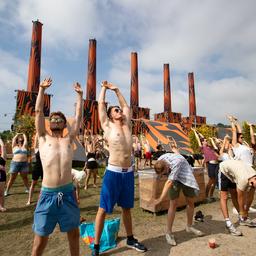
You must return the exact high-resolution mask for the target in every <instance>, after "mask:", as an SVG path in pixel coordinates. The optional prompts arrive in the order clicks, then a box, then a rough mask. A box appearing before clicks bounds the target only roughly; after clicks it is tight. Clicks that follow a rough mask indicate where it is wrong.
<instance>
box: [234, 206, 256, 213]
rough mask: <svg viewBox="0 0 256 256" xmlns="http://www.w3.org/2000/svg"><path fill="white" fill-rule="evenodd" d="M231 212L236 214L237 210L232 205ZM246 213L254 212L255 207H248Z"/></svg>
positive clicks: (255, 211)
mask: <svg viewBox="0 0 256 256" xmlns="http://www.w3.org/2000/svg"><path fill="white" fill-rule="evenodd" d="M233 213H234V214H238V212H237V210H236V208H235V207H233ZM248 213H256V209H255V208H253V207H250V208H249V211H248Z"/></svg>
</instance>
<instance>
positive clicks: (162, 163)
mask: <svg viewBox="0 0 256 256" xmlns="http://www.w3.org/2000/svg"><path fill="white" fill-rule="evenodd" d="M165 165H166V163H165V161H163V160H157V161H156V162H155V164H154V169H155V172H156V173H157V174H161V173H162V172H163V171H164V169H165Z"/></svg>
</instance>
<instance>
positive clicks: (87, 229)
mask: <svg viewBox="0 0 256 256" xmlns="http://www.w3.org/2000/svg"><path fill="white" fill-rule="evenodd" d="M119 227H120V218H116V219H108V220H105V222H104V228H103V231H102V235H101V238H100V252H104V251H107V250H110V249H113V248H115V247H116V239H117V236H118V231H119ZM80 236H81V237H82V239H83V241H84V242H85V243H86V244H87V245H88V246H89V248H90V249H91V250H93V248H94V238H95V223H94V222H88V223H82V224H81V225H80Z"/></svg>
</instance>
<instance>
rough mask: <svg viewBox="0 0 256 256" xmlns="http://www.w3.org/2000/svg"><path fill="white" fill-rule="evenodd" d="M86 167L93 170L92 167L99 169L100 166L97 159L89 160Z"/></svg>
mask: <svg viewBox="0 0 256 256" xmlns="http://www.w3.org/2000/svg"><path fill="white" fill-rule="evenodd" d="M86 168H87V169H90V170H92V169H97V168H98V164H97V162H96V161H88V162H87V163H86Z"/></svg>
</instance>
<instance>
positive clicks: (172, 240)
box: [165, 233, 177, 246]
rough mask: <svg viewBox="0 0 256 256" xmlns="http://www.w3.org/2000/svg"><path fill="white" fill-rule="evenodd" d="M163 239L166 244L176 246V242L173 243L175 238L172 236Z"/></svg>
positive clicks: (167, 235) (168, 235)
mask: <svg viewBox="0 0 256 256" xmlns="http://www.w3.org/2000/svg"><path fill="white" fill-rule="evenodd" d="M165 238H166V241H167V243H168V244H170V245H172V246H175V245H177V243H176V241H175V238H174V235H172V234H168V233H167V234H166V235H165Z"/></svg>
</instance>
